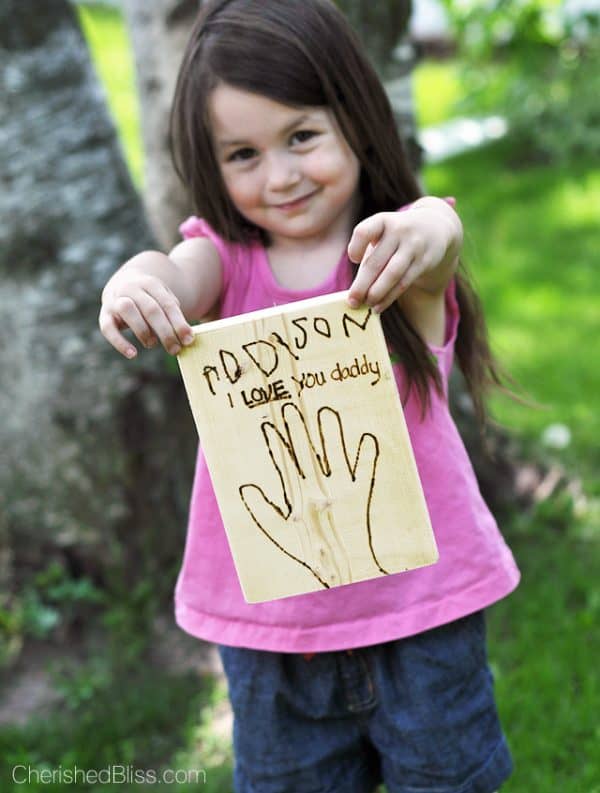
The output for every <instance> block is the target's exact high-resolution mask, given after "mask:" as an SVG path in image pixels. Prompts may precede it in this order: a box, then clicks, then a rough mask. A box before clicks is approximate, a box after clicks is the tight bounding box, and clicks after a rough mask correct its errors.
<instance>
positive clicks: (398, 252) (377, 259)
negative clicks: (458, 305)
mask: <svg viewBox="0 0 600 793" xmlns="http://www.w3.org/2000/svg"><path fill="white" fill-rule="evenodd" d="M462 237H463V233H462V224H461V222H460V219H459V217H458V215H457V214H456V212H455V211H454V210H453V209H452V207H451V206H450V204H449V203H448V202H447V201H445V200H443V199H441V198H434V197H432V196H427V197H425V198H420V199H418V200H417V201H415V202H414V204H412V205H411V206H410V208H409V209H407V210H406V211H403V212H379V213H377V214H376V215H372V216H371V217H369V218H366V219H365V220H363V221H362V222H361V223H359V224H358V225H357V226H356V227H355V229H354V232H353V234H352V238H351V240H350V244H349V245H348V255H349V257H350V259H351V260H352V261H354V262H360V266H359V269H358V272H357V275H356V278H355V279H354V282H353V284H352V286H351V287H350V292H349V295H348V301H349V303H350V305H351V306H357V305H361V304H362V303H367V304H368V305H370V306H371V307H372V308H373V310H374V311H377V312H381V311H383V310H385V309H386V308H387V307H388V306H390V305H391V304H392V303H393V302H394V301H395V300H398V301H399V303H400V305H401V308H402V310H403V312H404V313H405V315H406V316H407V318H408V319H409V320H410V321H411V323H412V324H413V325H414V326H415V327H416V328H417V330H418V331H419V332H420V333H421V335H422V336H423V338H424V340H425V341H427V342H430V343H434V344H437V343H442V342H443V334H444V292H445V290H446V286H447V285H448V283H449V281H450V279H451V278H452V276H453V275H454V272H455V271H456V268H457V265H458V255H459V252H460V248H461V245H462Z"/></svg>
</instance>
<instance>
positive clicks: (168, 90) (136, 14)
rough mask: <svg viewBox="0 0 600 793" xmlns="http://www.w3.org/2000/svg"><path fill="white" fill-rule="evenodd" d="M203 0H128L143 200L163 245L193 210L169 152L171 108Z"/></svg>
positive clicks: (175, 235)
mask: <svg viewBox="0 0 600 793" xmlns="http://www.w3.org/2000/svg"><path fill="white" fill-rule="evenodd" d="M200 4H201V3H200V2H199V0H159V2H155V3H148V2H147V0H124V4H123V5H124V11H125V17H126V20H127V26H128V28H129V34H130V38H131V43H132V46H133V53H134V60H135V68H136V81H137V89H138V97H139V102H140V116H141V118H142V142H143V145H144V151H145V168H144V202H145V205H146V211H147V216H148V219H149V221H150V225H151V227H152V229H153V231H154V234H155V236H156V238H157V239H158V241H159V243H160V245H161V247H162V248H163V249H164V250H168V249H169V248H171V247H172V246H173V244H174V243H175V242H176V241H178V232H177V227H178V225H179V224H180V223H181V221H182V220H183V219H185V218H186V217H187V216H188V215H189V214H190V211H191V208H190V204H189V201H188V198H187V196H186V194H185V190H184V189H183V187H182V185H181V183H180V181H179V179H178V178H177V176H176V174H175V172H174V170H173V166H172V163H171V158H170V155H169V151H168V132H169V129H168V128H169V111H170V108H171V100H172V98H173V93H174V89H175V81H176V78H177V72H178V70H179V64H180V63H181V58H182V55H183V50H184V48H185V44H186V41H187V38H188V36H189V32H190V27H191V24H192V22H193V20H194V18H195V16H196V14H197V12H198V8H199V6H200Z"/></svg>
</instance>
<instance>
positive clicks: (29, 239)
mask: <svg viewBox="0 0 600 793" xmlns="http://www.w3.org/2000/svg"><path fill="white" fill-rule="evenodd" d="M0 89H1V93H2V97H3V99H2V102H1V104H0V180H1V183H2V185H3V189H2V190H1V191H0V270H1V274H2V281H1V286H0V356H1V361H2V373H3V375H2V376H3V382H2V389H1V391H0V406H1V409H2V417H3V421H2V424H1V426H0V448H1V449H2V456H3V461H2V463H3V464H2V466H1V467H0V492H2V493H4V494H5V495H4V501H3V504H2V510H1V515H0V542H1V544H2V554H1V555H0V559H1V560H2V563H3V569H2V570H1V571H0V578H1V579H2V584H3V585H4V586H7V587H10V586H11V583H13V584H14V583H15V582H14V569H15V566H17V567H19V568H34V569H39V568H40V567H43V566H44V565H45V564H47V563H48V561H49V559H50V558H52V557H57V556H58V557H60V559H61V560H62V561H63V562H64V564H65V565H67V566H68V567H69V568H70V572H71V573H72V574H75V575H76V574H78V573H80V572H87V573H90V574H91V575H93V576H96V578H98V579H100V580H102V581H104V583H106V580H107V579H108V578H110V577H111V576H113V583H114V584H115V585H116V586H124V587H125V588H127V586H129V585H131V584H133V583H134V582H135V581H136V580H137V579H138V577H140V578H141V577H146V578H147V577H148V576H149V575H152V576H153V579H152V580H153V582H155V583H156V586H157V587H158V588H159V589H160V588H163V589H164V587H165V586H169V587H170V586H171V585H172V583H173V569H174V564H175V560H176V559H177V558H178V556H179V554H180V551H181V540H182V537H183V529H184V519H185V513H186V510H187V497H188V492H189V487H190V475H191V466H192V462H193V454H194V448H195V441H196V434H195V430H194V428H193V423H192V421H191V419H190V414H189V410H188V408H187V404H186V401H185V397H184V395H183V393H182V392H183V389H182V388H181V386H180V382H179V377H178V376H177V375H175V376H173V375H171V374H169V373H168V372H167V371H166V369H165V361H166V358H165V357H164V356H162V357H161V356H160V355H157V354H156V353H154V354H149V355H142V356H141V361H140V362H139V363H134V364H133V365H132V364H131V363H128V362H126V361H125V360H124V359H122V358H121V357H120V356H119V355H118V354H117V353H116V352H115V351H114V350H112V348H110V347H109V345H108V344H107V343H106V342H105V341H104V339H103V338H102V337H101V335H100V332H99V331H98V327H97V316H98V310H99V299H100V292H101V289H102V287H103V285H104V284H105V282H106V280H107V279H108V277H109V275H110V274H111V272H112V271H114V269H115V268H116V267H117V266H118V265H119V264H120V263H122V262H123V261H124V260H125V259H126V258H128V257H130V256H131V255H132V254H133V253H135V252H137V251H139V250H140V249H141V248H144V247H149V246H152V245H153V239H152V235H151V233H150V230H149V229H148V226H147V224H146V221H145V219H144V214H143V210H142V207H141V204H140V201H139V199H138V196H137V195H136V193H135V190H134V188H133V186H132V184H131V181H130V178H129V175H128V171H127V168H126V166H125V164H124V162H123V160H122V156H121V152H120V147H119V145H118V142H117V138H116V134H115V130H114V128H113V126H112V122H111V121H110V118H109V116H108V114H107V111H106V108H105V104H104V98H103V94H102V91H101V89H100V87H99V84H98V81H97V79H96V76H95V74H94V72H93V70H92V69H91V66H90V62H89V57H88V52H87V49H86V46H85V43H84V41H83V39H82V36H81V33H80V30H79V27H78V24H77V20H76V17H75V15H74V12H73V10H72V8H71V6H70V4H69V3H68V2H67V0H45V2H44V3H39V2H37V0H4V2H3V3H2V5H1V6H0ZM169 576H170V578H169Z"/></svg>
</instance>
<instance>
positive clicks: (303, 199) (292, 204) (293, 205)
mask: <svg viewBox="0 0 600 793" xmlns="http://www.w3.org/2000/svg"><path fill="white" fill-rule="evenodd" d="M316 192H317V191H316V190H313V191H312V193H307V194H306V195H303V196H300V198H295V199H294V200H293V201H286V202H285V203H283V204H276V205H275V207H276V209H281V210H282V211H283V212H288V211H290V210H293V209H299V208H300V207H303V206H304V204H306V203H307V202H308V200H309V199H311V198H312V197H313V196H314V195H315V193H316Z"/></svg>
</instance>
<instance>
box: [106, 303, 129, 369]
mask: <svg viewBox="0 0 600 793" xmlns="http://www.w3.org/2000/svg"><path fill="white" fill-rule="evenodd" d="M98 325H99V327H100V332H101V333H102V335H103V336H104V338H105V339H106V341H107V342H108V343H109V344H112V346H113V347H114V348H115V350H117V352H120V353H121V355H124V356H125V357H126V358H135V356H136V355H137V350H136V348H135V347H134V346H133V345H132V344H131V342H129V341H128V340H127V339H126V338H125V336H123V334H122V333H121V331H120V329H119V326H118V323H117V320H116V319H115V317H114V316H113V315H112V314H111V313H109V312H108V311H107V310H106V309H105V308H104V307H102V309H101V310H100V316H99V318H98Z"/></svg>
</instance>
